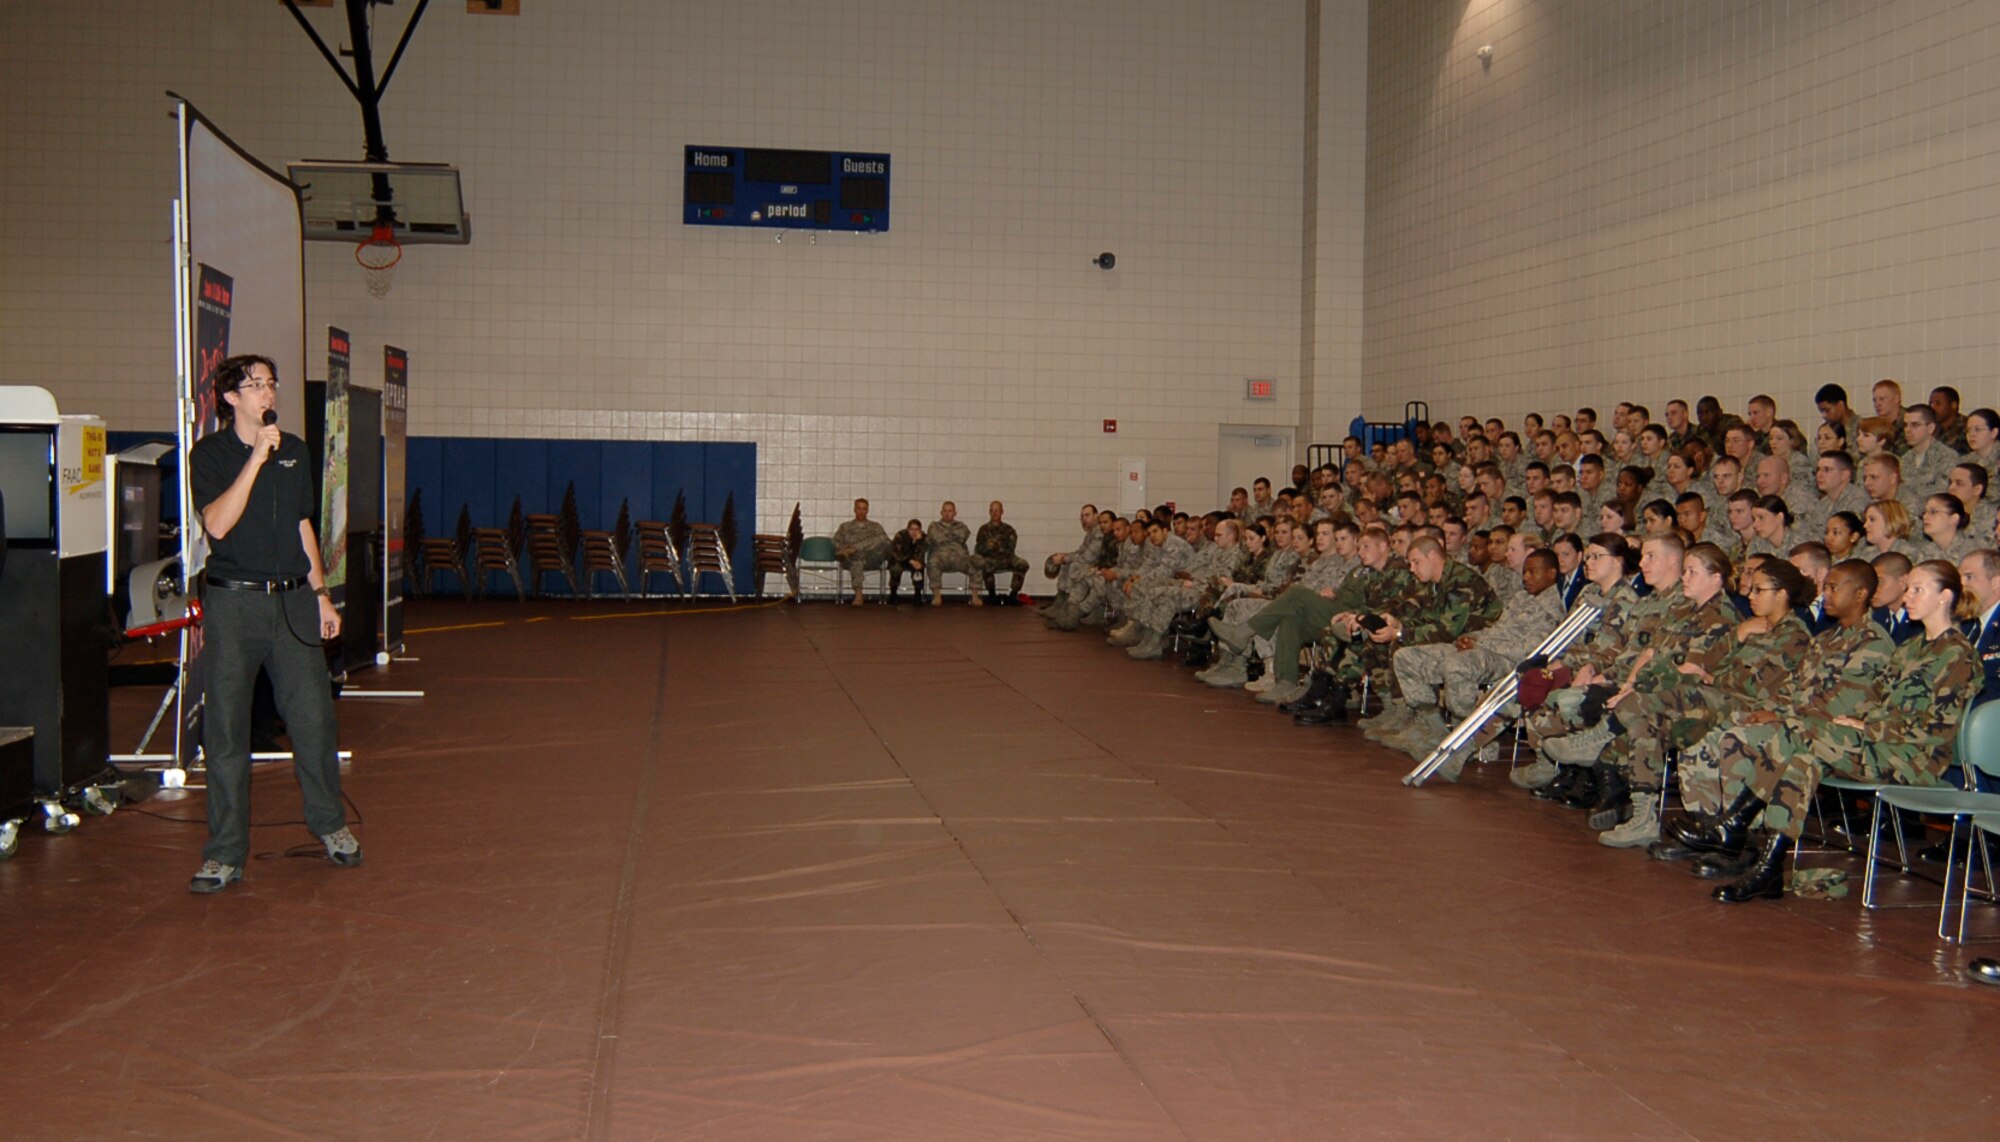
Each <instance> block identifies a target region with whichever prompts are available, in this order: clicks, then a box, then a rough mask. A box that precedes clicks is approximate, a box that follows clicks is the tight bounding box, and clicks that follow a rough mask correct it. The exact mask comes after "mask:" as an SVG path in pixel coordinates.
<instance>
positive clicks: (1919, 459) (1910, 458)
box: [1903, 439, 1960, 499]
mask: <svg viewBox="0 0 2000 1142" xmlns="http://www.w3.org/2000/svg"><path fill="white" fill-rule="evenodd" d="M1959 463H1960V458H1959V454H1958V453H1956V452H1954V451H1952V450H1951V449H1950V448H1949V447H1947V446H1945V445H1944V444H1941V443H1939V442H1938V441H1937V440H1935V439H1933V440H1932V441H1931V442H1930V443H1929V444H1926V445H1924V447H1923V448H1922V449H1921V450H1918V449H1915V448H1912V449H1911V450H1910V451H1908V452H1906V453H1904V454H1903V487H1905V488H1907V489H1909V490H1910V491H1911V492H1913V493H1915V495H1916V496H1917V497H1918V498H1919V499H1922V498H1923V497H1924V496H1931V495H1936V494H1937V493H1939V492H1942V491H1944V482H1945V481H1946V480H1947V479H1949V478H1950V477H1951V470H1952V469H1953V468H1955V467H1957V466H1958V464H1959Z"/></svg>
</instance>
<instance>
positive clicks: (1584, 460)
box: [1576, 452, 1604, 469]
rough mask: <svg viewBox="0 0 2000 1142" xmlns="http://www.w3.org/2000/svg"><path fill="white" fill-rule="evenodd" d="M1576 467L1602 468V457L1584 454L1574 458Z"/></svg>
mask: <svg viewBox="0 0 2000 1142" xmlns="http://www.w3.org/2000/svg"><path fill="white" fill-rule="evenodd" d="M1576 466H1577V467H1578V468H1579V469H1582V468H1602V467H1604V457H1602V456H1599V455H1598V454H1597V453H1595V452H1586V453H1584V454H1583V455H1581V456H1578V457H1577V458H1576Z"/></svg>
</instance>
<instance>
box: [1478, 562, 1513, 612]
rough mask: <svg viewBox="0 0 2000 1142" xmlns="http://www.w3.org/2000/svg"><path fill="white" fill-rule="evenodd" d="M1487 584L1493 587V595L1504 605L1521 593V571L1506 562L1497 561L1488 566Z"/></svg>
mask: <svg viewBox="0 0 2000 1142" xmlns="http://www.w3.org/2000/svg"><path fill="white" fill-rule="evenodd" d="M1486 585H1487V586H1489V587H1491V588H1493V597H1494V598H1496V599H1498V600H1500V605H1501V606H1503V607H1504V606H1506V605H1507V604H1508V603H1511V602H1513V601H1514V596H1516V595H1518V594H1520V593H1521V573H1520V572H1519V571H1516V570H1514V569H1513V568H1512V567H1509V566H1507V565H1506V564H1505V563H1495V564H1493V565H1491V566H1489V567H1488V568H1486Z"/></svg>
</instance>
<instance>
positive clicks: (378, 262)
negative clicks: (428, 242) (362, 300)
mask: <svg viewBox="0 0 2000 1142" xmlns="http://www.w3.org/2000/svg"><path fill="white" fill-rule="evenodd" d="M354 260H355V261H357V262H359V263H361V271H362V273H363V274H365V275H366V276H367V279H368V296H369V297H372V298H374V299H376V300H377V301H380V300H381V299H383V298H385V297H388V296H389V287H390V286H393V285H395V284H396V263H397V262H400V261H402V260H403V244H402V243H401V242H398V241H396V233H395V230H394V229H392V228H391V227H388V226H383V225H381V224H379V223H378V224H377V225H376V227H375V232H374V233H373V234H371V235H370V236H369V237H368V238H367V239H365V240H364V241H362V243H361V244H360V245H358V246H356V247H354Z"/></svg>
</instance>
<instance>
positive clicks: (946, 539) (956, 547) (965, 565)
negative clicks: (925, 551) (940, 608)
mask: <svg viewBox="0 0 2000 1142" xmlns="http://www.w3.org/2000/svg"><path fill="white" fill-rule="evenodd" d="M971 540H972V529H971V528H969V527H967V526H965V524H963V523H961V522H960V521H958V520H952V521H950V522H948V523H947V522H946V521H944V520H938V521H937V522H936V523H933V524H931V532H930V548H931V555H930V558H929V559H926V560H924V574H925V575H926V576H928V577H929V579H930V582H931V594H933V595H935V594H937V591H938V584H939V583H941V582H943V581H944V575H945V572H947V571H957V572H961V573H963V574H964V575H965V583H966V587H967V590H968V592H969V591H970V589H971V586H972V577H973V575H974V574H975V573H976V572H977V571H978V570H979V568H978V566H977V565H976V564H975V563H974V562H973V560H972V552H970V551H968V550H966V546H965V545H966V544H967V543H969V542H970V541H971Z"/></svg>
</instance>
